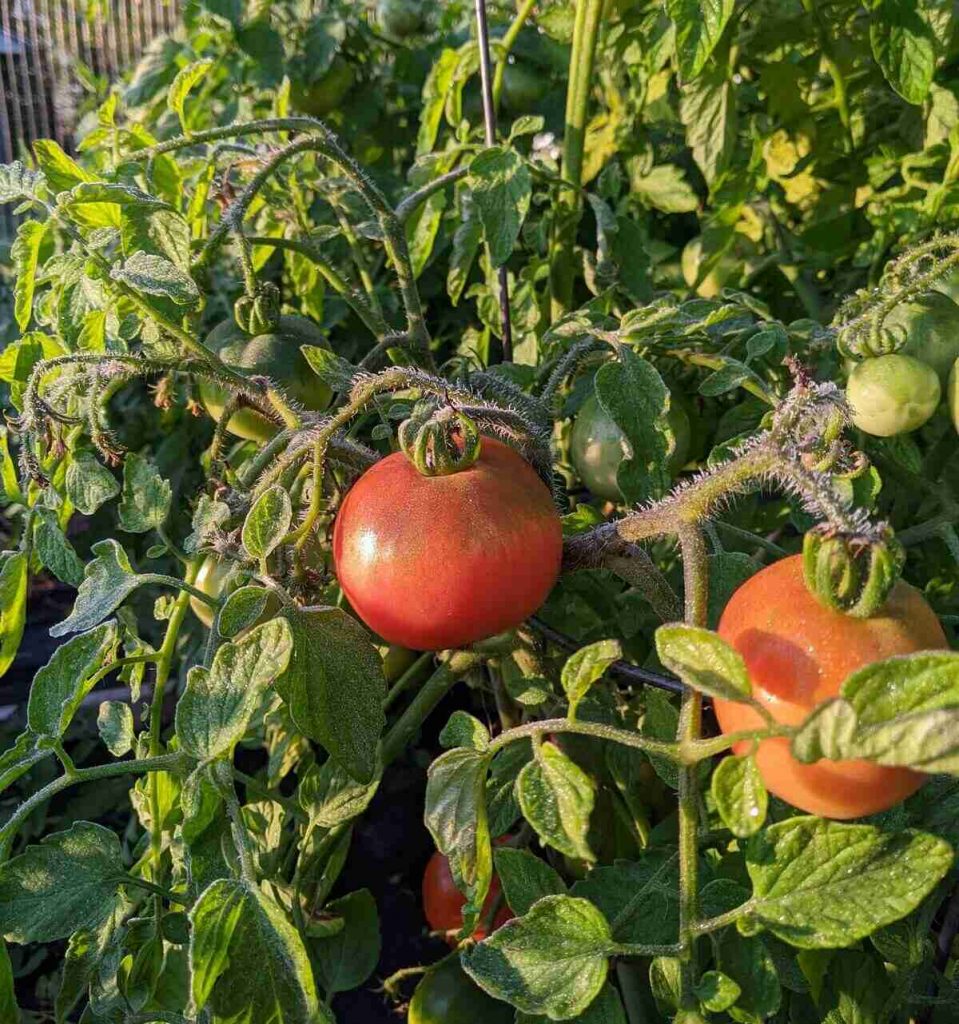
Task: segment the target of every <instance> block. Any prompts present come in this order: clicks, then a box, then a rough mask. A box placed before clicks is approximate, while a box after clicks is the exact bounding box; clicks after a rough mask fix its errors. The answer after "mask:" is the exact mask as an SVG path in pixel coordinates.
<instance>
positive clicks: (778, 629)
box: [713, 555, 949, 819]
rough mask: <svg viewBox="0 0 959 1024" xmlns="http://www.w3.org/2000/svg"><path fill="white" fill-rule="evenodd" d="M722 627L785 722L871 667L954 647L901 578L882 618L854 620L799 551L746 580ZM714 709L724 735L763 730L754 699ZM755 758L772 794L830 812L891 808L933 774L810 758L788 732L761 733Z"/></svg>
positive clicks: (744, 748)
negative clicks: (825, 594)
mask: <svg viewBox="0 0 959 1024" xmlns="http://www.w3.org/2000/svg"><path fill="white" fill-rule="evenodd" d="M718 631H719V635H720V636H721V637H722V638H723V639H724V640H726V642H727V643H729V644H730V645H731V646H733V647H734V648H735V649H736V650H737V651H739V653H740V654H741V655H742V657H743V659H744V661H745V662H746V668H747V670H748V672H749V678H750V682H751V683H752V694H753V697H754V698H755V699H756V700H758V701H759V702H760V703H761V704H762V705H763V706H764V707H765V708H766V710H767V711H768V712H769V713H770V714H771V715H772V717H773V719H774V720H775V721H777V722H781V723H783V724H786V725H799V724H801V723H802V722H803V721H805V719H806V718H807V716H808V715H809V714H810V712H812V711H813V709H814V708H816V707H817V706H818V705H820V704H822V703H823V702H824V701H827V700H830V699H831V698H833V697H836V696H838V695H839V691H840V688H841V687H842V684H843V683H844V682H845V680H846V679H847V678H848V677H849V676H850V675H851V674H852V673H853V672H855V671H856V670H858V669H860V668H863V667H864V666H866V665H869V664H872V663H873V662H876V661H882V660H884V659H886V658H891V657H894V656H896V655H900V654H912V653H914V652H916V651H925V650H942V649H946V648H948V646H949V645H948V643H947V641H946V636H945V634H944V633H943V630H942V626H941V625H940V624H939V620H938V619H937V618H936V615H935V613H934V612H933V610H932V609H931V608H930V607H929V605H928V604H927V603H926V601H925V599H924V598H923V596H922V595H921V594H920V593H919V591H918V590H916V589H915V588H914V587H911V586H909V584H907V583H904V582H902V581H899V582H898V583H896V584H895V586H894V587H893V588H892V590H891V592H890V595H889V598H888V600H887V601H886V603H885V604H884V605H883V607H882V608H881V609H880V610H879V611H878V613H877V614H876V615H874V616H872V617H871V618H861V619H857V618H853V617H852V616H850V615H844V614H843V613H842V612H839V611H835V610H833V609H831V608H827V607H826V606H825V605H824V604H822V603H821V602H820V601H819V599H818V598H817V597H816V596H815V595H814V594H813V593H812V592H811V591H810V590H809V588H808V587H807V585H806V582H805V578H804V574H803V558H802V556H801V555H793V556H790V557H789V558H784V559H782V560H781V561H779V562H776V563H774V564H773V565H770V566H767V567H766V568H765V569H762V570H761V571H760V572H758V573H756V575H755V576H752V577H751V578H750V579H748V580H747V581H746V582H745V583H744V584H743V585H742V586H741V587H740V588H739V589H738V590H737V591H736V592H735V593H734V594H733V596H732V598H731V599H730V600H729V603H728V604H727V605H726V608H725V610H724V611H723V614H722V618H721V619H720V622H719V630H718ZM713 706H714V708H715V711H716V717H717V719H718V721H719V726H720V728H721V729H722V731H723V733H725V734H729V733H733V732H737V731H739V730H749V729H762V728H764V722H763V719H762V717H761V716H760V714H759V713H758V712H757V711H756V710H754V709H753V708H751V707H749V706H748V705H746V704H740V703H738V702H734V701H728V700H715V701H714V702H713ZM750 749H751V743H750V742H748V741H745V742H741V743H738V744H736V745H734V747H733V750H734V752H736V753H740V754H745V753H748V752H749V750H750ZM756 761H757V764H758V766H759V771H760V774H761V775H762V778H763V782H764V783H765V784H766V788H767V789H768V790H769V791H770V792H771V793H774V794H775V795H776V796H778V797H780V798H781V799H783V800H785V801H786V802H787V803H790V804H792V805H793V806H794V807H798V808H800V809H801V810H803V811H806V812H807V813H809V814H817V815H820V816H821V817H824V818H838V819H848V818H859V817H862V816H864V815H867V814H875V813H877V812H879V811H884V810H887V809H888V808H890V807H892V806H894V805H895V804H897V803H899V802H900V801H902V800H905V799H906V797H908V796H911V795H912V794H913V793H914V792H915V791H916V790H917V789H918V788H919V787H920V786H921V785H922V783H923V781H924V779H925V776H923V775H921V774H919V773H917V772H913V771H910V770H908V769H906V768H889V767H884V766H882V765H877V764H873V763H871V762H868V761H827V760H823V761H817V762H816V763H815V764H802V763H800V762H799V761H797V760H796V758H794V757H793V755H792V753H791V751H790V749H789V740H788V739H786V738H785V737H775V738H771V739H765V740H762V741H761V742H760V743H759V747H758V751H757V754H756Z"/></svg>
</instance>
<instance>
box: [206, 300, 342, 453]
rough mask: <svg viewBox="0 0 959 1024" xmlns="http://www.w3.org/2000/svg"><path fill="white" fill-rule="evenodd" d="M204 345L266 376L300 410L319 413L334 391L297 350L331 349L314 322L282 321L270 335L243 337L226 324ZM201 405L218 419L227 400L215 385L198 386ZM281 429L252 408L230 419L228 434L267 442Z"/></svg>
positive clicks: (287, 318) (237, 365)
mask: <svg viewBox="0 0 959 1024" xmlns="http://www.w3.org/2000/svg"><path fill="white" fill-rule="evenodd" d="M204 344H205V345H206V347H207V348H209V349H211V350H212V351H213V352H216V353H217V354H218V355H219V356H220V358H221V359H222V360H223V361H224V362H225V363H226V364H227V365H229V366H231V367H235V368H236V369H241V370H245V371H247V372H248V373H251V374H256V375H259V376H263V377H268V378H269V379H270V380H271V381H273V382H274V383H275V384H277V385H278V386H279V387H280V388H281V389H282V390H283V392H284V394H286V395H287V396H288V397H289V398H291V399H293V401H294V402H297V403H299V404H300V405H301V406H303V408H305V409H309V410H311V411H314V412H322V411H323V410H324V409H325V408H326V407H327V406H328V405H329V404H330V399H331V398H332V391H331V390H330V387H329V385H328V384H326V382H325V381H322V380H321V379H320V378H319V377H318V376H317V375H316V374H315V373H314V372H313V370H312V369H311V368H310V364H309V363H308V362H307V361H306V357H305V356H304V355H303V353H302V352H301V351H300V346H301V345H315V346H318V347H320V348H329V343H328V342H327V340H326V336H325V335H324V334H323V332H322V331H321V330H320V328H319V327H317V325H316V324H315V323H313V321H312V320H308V319H307V318H306V317H303V316H281V317H280V319H279V323H278V325H277V328H276V330H275V331H273V332H272V333H270V334H257V335H250V334H247V333H246V332H245V331H243V330H242V328H241V327H240V326H239V325H238V324H237V323H235V322H234V321H233V320H224V321H223V323H221V324H219V325H217V326H216V327H214V328H213V330H212V331H211V332H210V333H209V334H208V335H207V337H206V339H205V341H204ZM199 390H200V400H201V401H202V403H203V407H204V408H205V409H206V411H207V412H208V413H209V415H210V416H212V417H213V418H214V419H218V418H219V416H220V414H221V413H222V412H223V408H224V406H225V404H226V402H227V399H228V397H229V393H228V392H227V390H226V389H225V388H223V387H221V386H220V385H219V384H216V383H213V382H211V381H208V380H203V381H201V382H200V386H199ZM278 429H279V428H278V427H277V425H276V424H275V423H273V422H271V421H270V420H269V419H267V417H265V416H263V415H262V414H261V413H259V412H258V411H257V410H256V409H250V408H245V409H240V410H238V411H237V412H236V413H235V414H234V415H233V416H231V417H230V423H229V430H230V433H232V434H235V435H236V436H237V437H243V438H246V439H247V440H249V441H258V442H261V443H262V442H265V441H268V440H269V439H270V438H271V437H273V435H274V434H275V433H276V432H277V430H278Z"/></svg>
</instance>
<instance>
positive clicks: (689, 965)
mask: <svg viewBox="0 0 959 1024" xmlns="http://www.w3.org/2000/svg"><path fill="white" fill-rule="evenodd" d="M677 536H678V538H679V545H680V550H681V552H682V556H683V584H684V593H685V606H686V607H685V620H686V622H687V623H688V624H689V625H691V626H700V627H704V626H705V625H706V611H707V607H708V602H709V568H708V566H709V554H708V552H707V550H706V541H705V538H704V536H703V531H702V530H701V529H700V527H699V526H698V525H695V524H694V523H690V522H689V521H686V522H683V523H682V524H681V525H680V526H679V529H678V530H677ZM702 714H703V698H702V694H700V693H699V691H698V690H694V689H693V688H692V687H691V686H686V687H685V688H684V690H683V700H682V706H681V708H680V712H679V729H678V730H677V735H678V738H679V743H680V745H681V746H682V745H686V744H694V743H696V742H697V741H698V740H699V736H700V733H701V731H702ZM699 828H700V825H699V773H698V766H696V765H684V766H682V767H681V768H680V770H679V940H680V944H681V946H682V952H681V954H680V959H681V960H682V969H681V993H680V1005H681V1006H682V1007H684V1008H688V1009H693V1008H695V1007H696V999H695V996H694V995H693V991H692V990H693V987H694V986H695V983H696V955H695V945H694V941H695V928H696V922H697V920H698V918H699V848H698V840H699Z"/></svg>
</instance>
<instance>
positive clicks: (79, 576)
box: [33, 506, 83, 587]
mask: <svg viewBox="0 0 959 1024" xmlns="http://www.w3.org/2000/svg"><path fill="white" fill-rule="evenodd" d="M33 547H34V550H35V551H36V553H37V556H38V557H39V559H40V561H41V562H42V563H43V565H44V566H45V567H46V568H47V569H49V570H50V572H52V573H53V575H54V576H56V577H57V579H58V580H62V581H63V582H64V583H69V584H70V586H71V587H78V586H80V584H81V582H82V581H83V562H81V561H80V556H79V555H78V554H77V553H76V551H74V549H73V545H72V544H71V543H70V541H69V540H67V538H66V535H65V534H64V532H63V530H61V529H60V521H59V520H58V519H57V514H56V512H54V511H53V509H50V508H43V507H42V506H37V507H36V508H35V509H34V516H33Z"/></svg>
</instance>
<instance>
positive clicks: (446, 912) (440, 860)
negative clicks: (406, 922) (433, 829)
mask: <svg viewBox="0 0 959 1024" xmlns="http://www.w3.org/2000/svg"><path fill="white" fill-rule="evenodd" d="M499 895H500V884H499V878H497V877H496V875H493V881H492V883H491V884H490V887H489V893H488V894H487V896H486V902H485V903H484V904H483V912H482V913H481V914H480V924H479V925H478V926H477V928H476V931H475V932H473V938H474V939H477V940H479V939H485V938H486V936H487V934H488V932H487V930H486V928H485V927H484V924H483V923H484V922H485V921H486V919H487V918H488V916H489V911H490V909H491V908H492V906H493V904H494V903H495V902H496V901H497V900H498V899H499ZM465 905H466V897H465V896H464V895H463V894H462V893H461V892H460V891H459V889H457V888H456V883H455V882H454V881H453V873H452V872H451V871H450V862H449V861H448V860H447V859H446V857H444V856H443V854H442V853H440V852H439V850H437V851H436V852H435V853H434V854H433V856H432V857H430V860H429V863H428V864H427V865H426V871H425V872H423V913H424V914H425V915H426V920H427V922H428V924H429V926H430V930H431V931H434V932H447V933H449V938H450V939H451V940H452V941H454V942H455V936H456V934H457V933H458V932H459V930H460V928H462V927H463V907H464V906H465ZM512 917H513V912H512V911H511V910H510V909H509V907H508V906H507V905H506V902H505V901H504V902H503V904H502V906H501V907H500V909H499V910H498V911H497V912H496V917H495V918H494V919H493V930H494V931H495V930H496V929H497V928H499V927H500V925H504V924H506V922H507V921H509V920H511V919H512Z"/></svg>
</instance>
